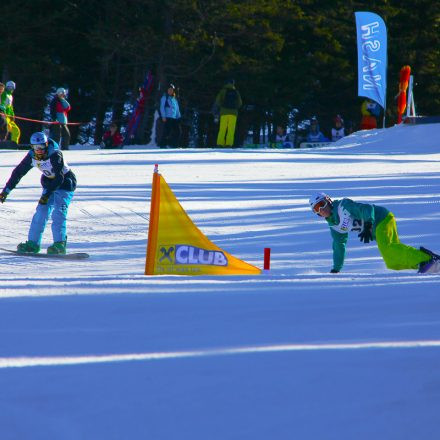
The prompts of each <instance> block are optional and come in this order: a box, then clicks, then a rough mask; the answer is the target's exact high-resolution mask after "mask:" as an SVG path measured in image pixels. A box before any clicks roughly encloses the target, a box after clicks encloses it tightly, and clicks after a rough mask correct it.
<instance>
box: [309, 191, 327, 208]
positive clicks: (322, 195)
mask: <svg viewBox="0 0 440 440" xmlns="http://www.w3.org/2000/svg"><path fill="white" fill-rule="evenodd" d="M323 200H327V201H328V202H329V203H330V204H331V203H332V199H331V198H330V196H328V195H327V194H326V193H323V192H319V193H316V194H315V195H314V196H312V197H310V199H309V204H310V208H312V211H313V212H315V211H314V209H313V208H314V207H315V205H316V204H317V203H319V202H321V201H323Z"/></svg>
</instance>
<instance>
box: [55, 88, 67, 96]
mask: <svg viewBox="0 0 440 440" xmlns="http://www.w3.org/2000/svg"><path fill="white" fill-rule="evenodd" d="M66 94H67V92H66V89H65V88H63V87H59V88H58V89H57V95H66Z"/></svg>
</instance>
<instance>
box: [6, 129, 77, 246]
mask: <svg viewBox="0 0 440 440" xmlns="http://www.w3.org/2000/svg"><path fill="white" fill-rule="evenodd" d="M30 143H31V146H32V148H31V150H29V152H28V153H27V154H26V156H25V157H24V159H23V160H22V161H21V162H20V163H19V164H18V165H17V167H16V168H15V169H14V170H13V171H12V174H11V177H10V178H9V180H8V182H7V183H6V186H5V187H4V189H3V191H2V192H1V193H0V202H1V203H3V202H4V201H5V200H6V197H8V195H9V193H10V192H11V191H12V190H13V189H14V188H15V187H16V186H17V184H18V182H20V180H21V178H22V177H23V176H24V175H25V174H26V173H27V172H28V171H29V170H30V169H31V168H32V167H37V168H38V169H39V170H40V171H41V172H42V173H43V175H42V176H41V186H42V187H43V192H42V194H41V197H40V200H39V201H38V205H37V209H36V211H35V214H34V216H33V218H32V222H31V226H30V229H29V234H28V241H26V242H24V243H20V244H19V245H18V246H17V250H18V252H22V253H33V254H36V253H38V252H39V251H40V247H41V240H42V237H43V232H44V229H45V227H46V223H47V221H48V219H49V217H50V216H52V235H53V240H54V243H53V244H52V246H49V247H48V248H47V253H48V254H65V253H66V241H67V235H66V221H67V210H68V208H69V204H70V201H71V200H72V197H73V192H74V191H75V189H76V177H75V174H74V173H73V171H72V170H71V169H70V168H69V167H68V165H67V164H66V163H65V162H64V159H63V153H62V152H61V150H60V148H59V145H58V144H57V143H56V142H55V141H53V140H52V139H49V138H48V137H47V136H46V134H45V133H43V132H37V133H34V134H33V135H32V136H31V140H30Z"/></svg>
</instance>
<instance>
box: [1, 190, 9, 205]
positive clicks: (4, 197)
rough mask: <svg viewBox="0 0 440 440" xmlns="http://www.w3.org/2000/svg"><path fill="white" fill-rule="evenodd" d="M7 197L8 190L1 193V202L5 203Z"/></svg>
mask: <svg viewBox="0 0 440 440" xmlns="http://www.w3.org/2000/svg"><path fill="white" fill-rule="evenodd" d="M6 197H8V193H7V192H6V191H2V192H1V193H0V203H5V200H6Z"/></svg>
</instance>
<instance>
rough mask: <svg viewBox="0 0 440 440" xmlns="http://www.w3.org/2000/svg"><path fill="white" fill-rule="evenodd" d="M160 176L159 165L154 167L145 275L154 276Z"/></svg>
mask: <svg viewBox="0 0 440 440" xmlns="http://www.w3.org/2000/svg"><path fill="white" fill-rule="evenodd" d="M159 206H160V174H159V166H158V164H155V165H154V173H153V183H152V186H151V203H150V225H149V227H148V244H147V256H146V259H145V275H154V266H155V261H156V249H157V231H158V226H159Z"/></svg>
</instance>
